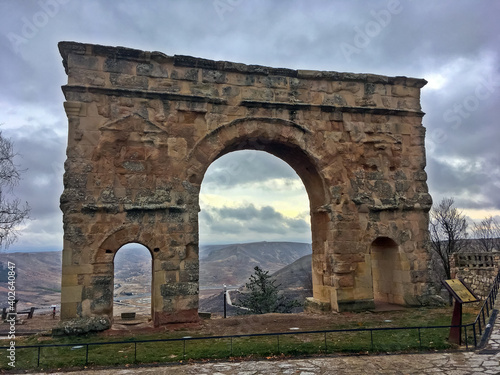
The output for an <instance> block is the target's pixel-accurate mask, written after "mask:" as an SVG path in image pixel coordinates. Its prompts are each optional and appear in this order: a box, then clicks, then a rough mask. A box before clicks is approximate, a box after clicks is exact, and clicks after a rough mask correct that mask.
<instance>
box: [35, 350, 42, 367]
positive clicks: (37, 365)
mask: <svg viewBox="0 0 500 375" xmlns="http://www.w3.org/2000/svg"><path fill="white" fill-rule="evenodd" d="M41 350H42V347H41V346H39V347H38V360H37V361H36V367H40V351H41Z"/></svg>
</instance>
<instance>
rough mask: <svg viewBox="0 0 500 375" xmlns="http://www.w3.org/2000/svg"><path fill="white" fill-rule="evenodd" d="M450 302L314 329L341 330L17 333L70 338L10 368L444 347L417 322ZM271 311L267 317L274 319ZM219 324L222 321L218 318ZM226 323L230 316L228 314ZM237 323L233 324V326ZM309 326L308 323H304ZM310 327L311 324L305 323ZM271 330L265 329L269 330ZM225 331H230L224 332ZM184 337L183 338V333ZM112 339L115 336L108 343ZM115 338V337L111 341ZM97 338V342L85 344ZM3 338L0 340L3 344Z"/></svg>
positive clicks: (349, 316) (443, 332) (0, 363)
mask: <svg viewBox="0 0 500 375" xmlns="http://www.w3.org/2000/svg"><path fill="white" fill-rule="evenodd" d="M451 311H452V309H451V308H448V307H447V308H439V309H429V308H419V309H408V310H404V311H393V312H387V313H366V312H365V313H346V314H337V315H334V316H333V317H332V319H331V320H328V324H325V325H323V326H321V328H317V330H340V329H350V330H352V331H347V332H346V331H344V332H326V333H323V332H322V333H305V334H300V333H299V332H296V333H295V332H287V333H286V334H285V333H284V332H283V334H281V335H279V336H256V337H232V338H229V337H228V338H220V339H205V338H202V337H203V336H206V335H207V333H206V331H200V330H195V329H192V330H183V331H176V332H162V333H153V334H152V333H149V334H140V333H137V334H128V335H125V336H121V337H118V338H116V337H113V338H110V337H107V336H106V335H102V334H92V335H90V334H89V335H84V336H79V337H57V338H49V337H40V336H31V337H28V338H18V339H17V340H16V346H17V347H19V346H23V345H40V344H41V345H53V344H71V346H67V347H44V348H42V349H41V350H40V363H39V366H38V349H37V348H24V349H23V348H17V349H16V369H33V368H36V367H37V366H38V367H39V368H43V369H51V368H52V369H54V368H69V367H81V366H84V365H86V364H88V365H100V366H116V365H126V364H132V363H153V362H157V363H165V362H180V361H185V360H190V359H193V360H200V359H221V358H229V357H270V356H277V355H278V356H282V355H286V356H297V355H308V354H321V353H333V352H356V353H357V352H390V351H414V350H436V349H446V348H450V347H451V345H450V344H449V343H448V342H447V337H448V334H449V329H447V328H421V329H415V328H411V327H430V326H442V325H448V324H450V321H451ZM476 314H477V309H476V307H470V308H469V307H468V308H466V309H464V314H463V322H464V324H467V323H471V322H473V321H474V319H475V317H476ZM273 319H275V317H273V318H271V320H270V327H271V328H272V327H273V326H272V324H273V323H272V322H276V320H273ZM222 323H223V324H225V323H226V322H225V321H222ZM227 324H228V326H231V322H230V320H229V319H228V321H227ZM235 327H237V326H235ZM394 327H407V328H406V329H398V330H374V331H371V332H370V331H365V330H364V329H367V328H394ZM308 330H309V329H308ZM310 330H314V329H310ZM270 332H271V331H270ZM467 334H468V340H469V345H473V338H472V329H469V330H468V332H467ZM226 335H230V333H229V334H226ZM186 337H190V338H189V339H185V340H184V339H183V338H186ZM162 339H177V340H175V341H167V342H158V341H155V342H136V341H141V340H162ZM113 342H115V343H114V344H113ZM117 342H121V343H117ZM89 343H103V344H102V345H87V344H89ZM6 344H7V341H0V345H6ZM0 369H10V367H9V366H8V360H7V358H6V350H5V349H2V350H0Z"/></svg>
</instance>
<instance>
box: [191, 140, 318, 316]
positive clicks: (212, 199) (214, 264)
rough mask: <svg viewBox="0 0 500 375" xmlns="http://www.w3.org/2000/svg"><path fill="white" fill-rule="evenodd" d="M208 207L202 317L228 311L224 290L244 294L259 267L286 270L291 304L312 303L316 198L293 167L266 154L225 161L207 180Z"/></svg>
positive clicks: (202, 227)
mask: <svg viewBox="0 0 500 375" xmlns="http://www.w3.org/2000/svg"><path fill="white" fill-rule="evenodd" d="M200 209H201V210H200V213H199V215H198V220H199V243H200V245H199V247H200V252H199V259H200V267H199V268H200V278H199V284H200V303H199V311H203V312H211V313H219V314H220V313H222V312H223V303H222V297H221V295H220V291H221V290H222V288H223V287H224V286H226V287H227V288H228V289H229V290H238V289H239V288H240V287H241V286H243V285H245V283H247V282H248V281H249V278H250V276H251V275H252V274H254V272H255V271H254V267H255V266H258V267H260V268H261V269H262V270H264V271H267V272H269V274H270V275H273V274H275V273H276V272H279V271H281V272H279V273H278V274H277V275H276V277H277V278H278V279H277V280H278V284H279V285H280V290H281V292H282V293H283V294H284V295H285V296H286V297H287V298H289V299H294V300H297V301H299V303H301V304H303V303H304V301H306V298H308V297H312V276H311V273H312V271H311V269H312V268H311V255H312V250H311V225H310V212H309V198H308V196H307V193H306V191H305V188H304V185H303V183H302V181H301V180H300V178H299V177H298V176H297V174H296V173H295V171H294V170H293V169H292V168H291V167H290V166H289V165H288V164H287V163H285V162H284V161H283V160H281V159H279V158H277V157H275V156H274V155H271V154H269V153H267V152H264V151H254V150H241V151H235V152H231V153H229V154H226V155H224V156H222V157H221V158H219V159H217V160H216V161H215V162H213V163H212V164H211V165H210V167H209V168H208V170H207V172H206V174H205V178H204V180H203V184H202V187H201V191H200ZM299 259H300V262H299ZM294 262H297V263H294ZM292 263H293V266H292ZM285 275H287V276H285ZM233 313H237V311H233V309H232V308H230V309H229V311H228V314H233Z"/></svg>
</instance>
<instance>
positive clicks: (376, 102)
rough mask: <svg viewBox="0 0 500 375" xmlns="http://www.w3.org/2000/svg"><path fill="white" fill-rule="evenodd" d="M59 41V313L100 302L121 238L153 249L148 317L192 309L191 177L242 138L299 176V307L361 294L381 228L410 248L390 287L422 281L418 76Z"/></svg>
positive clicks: (343, 302)
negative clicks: (308, 234)
mask: <svg viewBox="0 0 500 375" xmlns="http://www.w3.org/2000/svg"><path fill="white" fill-rule="evenodd" d="M59 50H60V52H61V55H62V57H63V65H64V66H65V69H66V73H67V74H68V84H67V85H65V86H63V92H64V96H65V98H66V102H65V103H64V108H65V110H66V114H67V117H68V125H69V126H68V148H67V161H66V164H65V177H64V192H63V194H62V196H61V202H60V203H61V204H60V207H61V210H62V211H63V223H64V248H63V266H62V268H63V275H62V286H61V318H62V319H72V318H78V317H80V318H81V317H88V316H99V315H106V314H107V312H109V303H108V302H109V298H110V297H109V298H108V297H107V296H106V295H105V294H106V288H107V287H106V285H108V284H109V282H110V279H109V275H110V271H112V258H113V252H114V251H116V250H117V249H118V248H119V247H120V246H121V245H123V244H124V243H127V242H134V241H135V242H138V243H141V244H144V245H146V246H147V247H148V248H149V249H150V250H151V249H153V262H154V275H153V278H154V281H153V283H154V292H153V297H154V301H153V304H154V322H155V325H161V324H169V323H185V322H193V321H197V320H198V301H199V299H198V286H199V285H198V279H199V271H198V267H199V260H198V258H199V257H198V255H199V254H198V211H199V197H198V194H199V190H200V186H201V182H202V180H203V176H204V174H205V171H206V169H207V168H208V166H209V165H210V164H211V163H212V162H213V161H214V160H215V159H217V158H218V157H220V156H222V155H224V154H226V153H229V152H231V151H236V150H243V149H256V150H262V151H266V152H269V153H271V154H273V155H275V156H277V157H279V158H280V159H282V160H284V161H285V162H287V163H288V164H289V165H290V166H292V168H294V169H295V171H296V172H297V174H298V175H299V176H300V178H301V179H302V181H303V183H304V186H305V188H306V191H307V193H308V196H309V200H310V208H311V210H310V212H311V225H312V231H313V233H312V238H313V252H314V254H313V269H314V278H313V284H314V301H310V302H311V306H312V307H313V308H316V307H317V308H320V309H322V310H330V309H334V310H338V311H345V310H349V309H351V310H352V309H356V310H359V309H365V308H367V305H368V304H370V303H371V304H372V305H373V285H372V284H373V279H372V274H371V265H370V264H369V263H370V259H371V253H370V251H371V249H372V241H373V239H374V238H377V237H380V236H388V237H390V238H392V239H394V240H395V242H397V243H398V245H399V247H398V254H399V257H400V260H401V259H404V257H406V258H407V259H408V262H406V261H402V262H400V264H401V268H402V270H401V273H402V274H403V276H402V279H403V282H402V285H401V287H400V289H401V288H402V289H403V292H404V293H403V292H402V293H403V294H402V295H403V296H404V297H401V298H400V300H401V299H403V298H404V301H405V302H406V303H410V302H412V301H413V302H415V303H419V301H420V300H421V297H422V296H425V295H426V293H428V292H429V288H428V284H427V272H428V267H427V266H428V261H429V257H428V256H427V249H426V243H427V240H428V229H427V228H428V210H429V209H430V206H431V199H430V196H429V194H428V190H427V185H426V182H425V181H426V177H427V176H426V173H425V171H424V168H425V142H424V141H425V140H424V137H425V128H424V127H423V126H422V116H423V115H424V113H423V112H422V111H421V107H420V89H421V88H422V87H423V86H424V85H425V83H426V81H425V80H422V79H415V78H407V77H386V76H378V75H372V74H352V73H338V72H320V71H308V70H291V69H281V68H280V69H276V68H270V67H262V66H255V65H245V64H235V63H232V62H223V61H210V60H205V59H198V58H194V57H189V56H166V55H164V54H162V53H159V52H145V51H138V50H131V49H127V48H122V47H106V46H97V45H90V44H80V43H74V42H61V43H60V44H59ZM375 245H378V242H376V243H375ZM389 248H391V246H389ZM156 249H158V251H156ZM106 250H108V252H106ZM374 251H375V252H377V251H380V250H379V249H378V246H375V247H374ZM389 251H393V250H389ZM376 254H382V253H376ZM403 268H404V270H403ZM406 268H408V269H406ZM389 294H391V293H389ZM392 294H394V293H392ZM396 295H398V296H401V293H400V292H399V289H398V292H397V293H396ZM107 298H108V299H107ZM398 298H399V297H398ZM316 302H320V303H318V304H316V305H314V304H315V303H316Z"/></svg>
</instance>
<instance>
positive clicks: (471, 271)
mask: <svg viewBox="0 0 500 375" xmlns="http://www.w3.org/2000/svg"><path fill="white" fill-rule="evenodd" d="M450 271H451V276H452V278H460V279H463V280H464V281H465V283H466V284H467V285H468V286H470V288H471V289H472V290H473V291H474V293H476V295H477V296H478V297H480V298H481V299H484V298H486V297H487V296H488V294H489V293H490V290H491V286H492V285H493V281H494V280H495V277H496V276H497V274H498V272H499V271H500V253H463V254H452V256H451V259H450Z"/></svg>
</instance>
